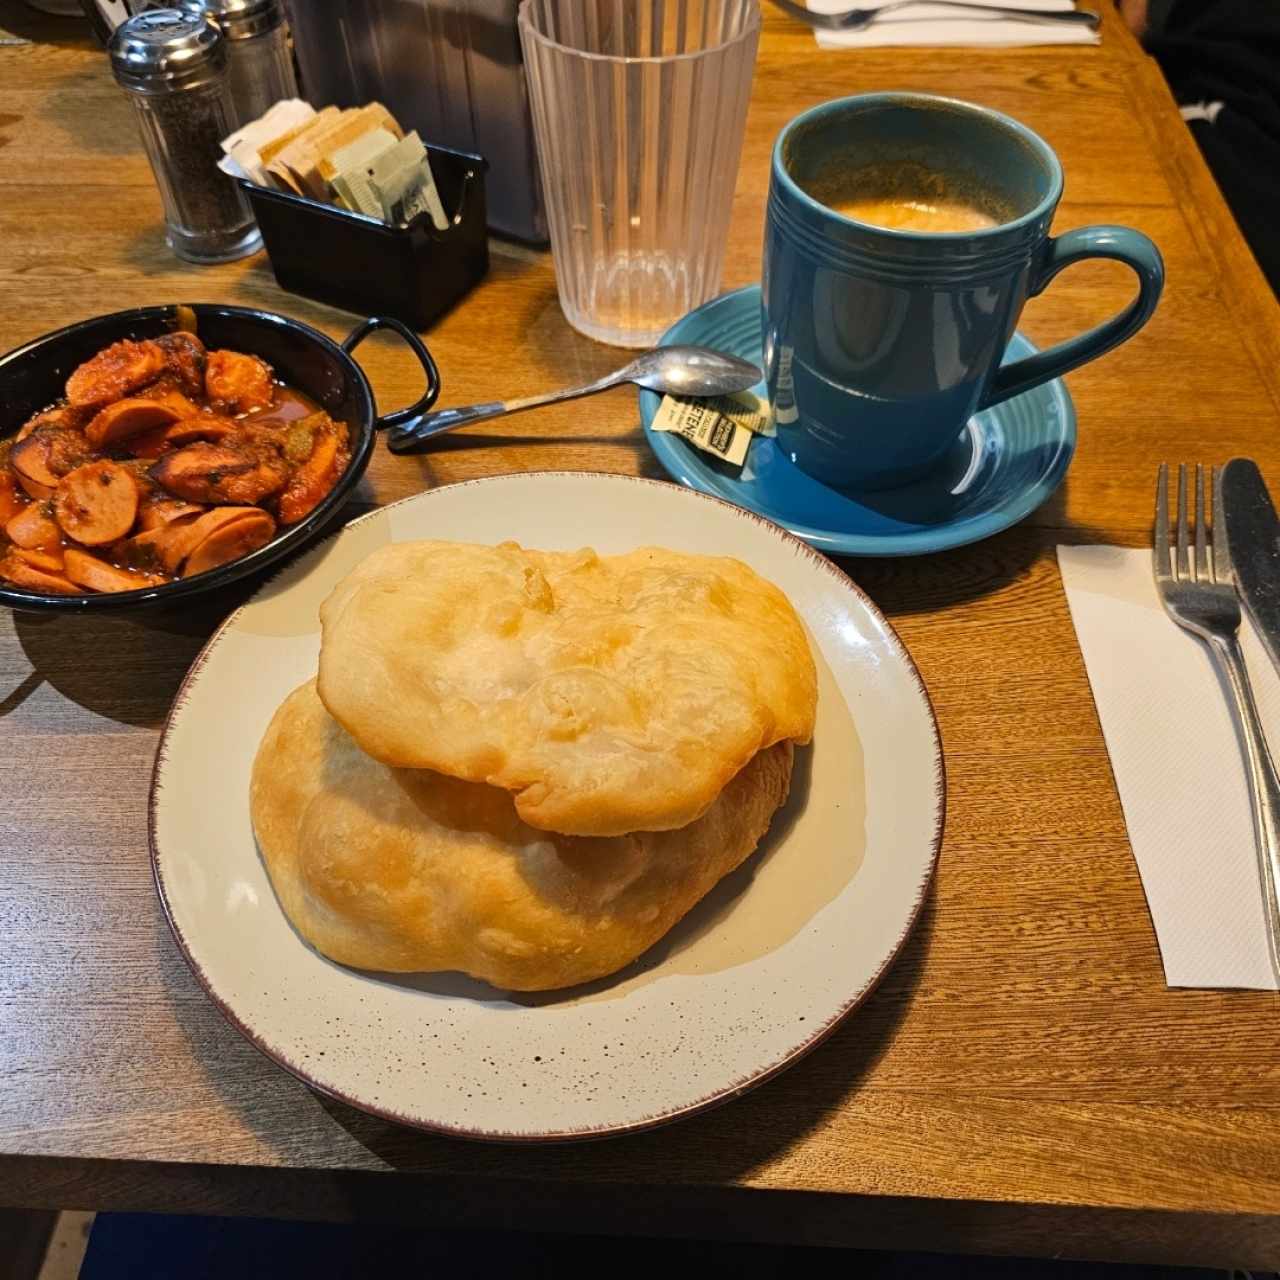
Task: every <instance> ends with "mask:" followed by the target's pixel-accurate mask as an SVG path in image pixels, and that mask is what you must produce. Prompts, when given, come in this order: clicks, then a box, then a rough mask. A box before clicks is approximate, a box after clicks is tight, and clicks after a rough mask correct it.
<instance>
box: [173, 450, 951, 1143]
mask: <svg viewBox="0 0 1280 1280" xmlns="http://www.w3.org/2000/svg"><path fill="white" fill-rule="evenodd" d="M412 538H452V539H458V540H461V541H471V542H499V541H501V540H503V539H505V538H514V539H517V540H518V541H520V542H521V543H523V544H525V545H526V546H529V547H537V548H543V549H548V550H568V549H572V548H576V547H579V546H582V545H584V544H589V545H591V546H594V547H595V548H596V549H597V550H599V551H601V552H604V553H609V552H620V551H627V550H630V549H631V548H633V547H637V546H643V545H645V544H653V543H656V544H660V545H663V546H667V547H672V548H675V549H678V550H682V551H696V552H705V553H708V554H714V555H732V556H737V557H738V558H739V559H741V560H743V561H745V562H746V563H747V564H749V565H751V566H752V567H753V568H754V569H756V570H757V571H758V572H759V573H761V574H763V575H764V576H765V577H767V578H769V579H771V580H772V581H774V582H776V583H777V584H778V585H779V586H780V587H781V588H782V589H783V590H784V591H785V592H786V593H787V595H788V596H789V597H790V598H791V602H792V604H793V605H794V606H795V608H796V610H797V611H798V613H799V614H800V616H801V618H803V619H804V621H805V624H806V625H807V627H808V629H809V633H810V636H811V638H812V640H813V643H814V649H815V656H816V657H817V658H818V667H819V677H820V679H819V704H818V722H817V731H816V733H815V735H814V743H813V746H812V748H809V749H806V750H804V751H801V752H800V753H798V754H797V759H796V770H795V777H794V780H793V784H792V798H791V800H790V801H789V802H788V804H787V807H786V808H785V809H784V810H782V812H780V813H779V814H778V815H777V817H776V818H775V819H774V823H773V827H772V829H771V831H770V833H769V835H768V836H766V838H765V841H764V843H763V844H762V846H761V848H760V849H759V850H758V851H757V852H756V853H755V854H754V855H752V857H751V858H749V859H748V860H747V862H746V863H745V864H744V865H743V866H742V867H741V868H739V870H738V871H736V872H734V873H733V874H732V875H731V876H729V877H727V878H726V879H725V880H724V881H723V882H722V883H721V884H720V885H719V886H718V887H717V888H716V889H715V890H713V892H712V893H711V894H710V895H709V896H708V897H707V898H706V899H704V900H703V902H701V903H700V904H699V905H698V906H697V907H696V908H695V909H694V910H693V911H692V912H691V913H690V914H689V915H688V916H687V917H686V918H685V919H684V920H683V921H681V922H680V924H678V925H677V926H676V928H675V929H674V930H673V931H672V932H671V933H670V934H669V935H668V936H667V937H666V938H664V939H663V940H662V941H661V942H659V943H658V944H657V945H656V946H655V947H653V948H652V949H651V950H650V951H649V952H647V953H646V954H645V955H644V956H642V957H641V958H640V959H639V960H638V961H636V962H635V963H634V964H633V965H631V966H630V967H629V968H627V969H626V970H624V971H623V972H622V973H621V974H619V975H616V976H615V977H613V978H610V979H605V980H603V981H600V982H597V983H594V984H592V985H590V986H588V987H584V988H575V989H572V990H570V991H569V992H567V993H560V994H554V995H549V996H509V995H507V994H504V993H502V992H499V991H496V990H494V989H493V988H490V987H487V986H485V985H484V984H481V983H478V982H473V981H471V980H470V979H467V978H464V977H462V976H460V975H456V974H445V975H440V974H436V975H424V976H422V977H417V978H415V977H410V978H407V979H406V978H403V977H399V976H395V975H387V974H372V973H366V972H361V971H358V970H353V969H347V968H343V967H342V966H339V965H336V964H333V963H332V962H330V961H329V960H326V959H325V958H324V957H322V956H320V955H319V954H317V953H316V952H315V951H313V950H312V949H311V948H310V947H309V946H308V945H307V944H306V943H304V942H303V941H302V939H301V938H300V937H299V936H298V935H297V934H296V933H295V932H294V930H293V928H292V926H291V925H290V924H289V922H288V920H286V918H285V916H284V914H283V913H282V912H281V910H280V908H279V906H278V905H277V903H276V899H275V895H274V893H273V892H272V888H271V883H270V881H269V880H268V878H267V874H266V871H265V869H264V867H263V865H262V861H261V859H260V858H259V856H258V851H257V847H256V845H255V843H254V838H253V833H252V829H251V826H250V821H249V805H248V794H249V772H250V767H251V765H252V762H253V757H254V753H255V751H256V750H257V746H258V742H259V739H260V738H261V737H262V734H263V732H264V731H265V729H266V727H267V723H268V721H269V720H270V719H271V716H272V714H273V713H274V711H275V709H276V707H277V706H279V704H280V702H281V701H282V700H283V699H284V697H285V695H286V694H288V693H289V692H290V690H292V689H293V688H295V687H296V686H297V685H299V684H301V683H302V682H303V681H304V680H306V679H308V678H309V677H310V676H312V675H313V674H314V673H315V669H316V660H317V655H318V653H319V645H320V635H319V623H318V621H317V616H316V615H317V609H318V607H319V605H320V602H321V601H322V600H323V599H324V598H325V596H326V595H328V593H329V591H330V590H331V589H332V588H333V586H334V584H335V583H337V582H338V580H339V579H340V578H342V577H343V575H345V574H346V573H347V572H348V571H349V570H351V569H352V568H354V567H355V565H356V564H358V563H359V562H360V561H361V560H362V559H364V557H365V556H366V555H368V554H369V553H370V552H371V551H373V550H374V549H375V548H376V547H380V546H382V545H383V544H385V543H387V542H396V541H404V540H407V539H412ZM761 643H762V644H764V643H768V638H767V637H763V636H762V637H761ZM744 661H750V655H749V654H747V655H744ZM943 805H944V786H943V774H942V753H941V748H940V745H939V741H938V733H937V727H936V724H935V722H934V718H933V712H932V709H931V708H930V706H929V700H928V696H927V695H926V693H925V690H924V686H923V685H922V684H921V682H920V677H919V675H918V674H917V672H916V669H915V667H914V665H913V664H912V662H911V660H910V658H908V657H907V655H906V652H905V651H904V650H903V648H902V645H901V643H900V642H899V640H898V638H897V636H895V635H894V633H893V630H892V628H890V626H889V624H888V623H887V622H886V621H885V619H884V618H883V616H882V615H881V614H880V613H879V612H878V610H877V609H876V608H875V606H874V605H872V604H871V602H870V601H869V600H868V599H867V598H866V597H865V596H864V595H863V594H862V593H861V592H860V591H859V590H858V589H857V588H856V587H855V586H854V585H853V584H852V583H851V582H850V581H849V579H848V578H846V577H845V575H844V574H843V573H841V572H840V571H839V570H838V569H837V568H836V567H835V566H834V565H832V564H831V563H830V561H828V560H826V559H825V558H824V557H822V556H821V555H819V554H818V553H817V552H815V551H813V550H811V549H810V548H809V547H807V546H806V545H805V544H804V543H802V542H800V541H799V540H798V539H796V538H793V537H791V536H790V535H789V534H787V533H785V532H783V531H782V530H781V529H779V528H778V527H777V526H775V525H772V524H769V523H768V522H767V521H765V520H762V519H760V518H759V517H758V516H755V515H752V514H751V513H749V512H745V511H742V510H739V509H738V508H736V507H732V506H729V505H728V504H727V503H724V502H720V501H719V500H717V499H714V498H707V497H703V496H702V495H700V494H696V493H692V492H690V491H688V490H686V489H680V488H677V487H676V486H674V485H669V484H663V483H658V482H655V481H651V480H637V479H633V478H630V477H626V476H610V475H590V474H571V473H541V474H530V475H515V476H501V477H495V478H492V479H486V480H476V481H471V482H469V483H466V484H457V485H450V486H448V487H447V488H442V489H436V490H433V491H431V492H429V493H424V494H420V495H418V496H417V497H413V498H409V499H406V500H405V501H403V502H398V503H396V504H395V505H393V506H390V507H386V508H383V509H382V510H380V511H375V512H372V513H370V514H369V515H367V516H364V517H363V518H361V519H359V520H357V521H355V522H354V523H353V524H351V525H348V526H347V528H345V529H344V530H343V531H342V532H341V533H340V534H338V536H337V537H335V538H332V539H330V540H329V541H328V542H326V543H324V544H322V545H321V546H319V547H316V548H315V549H314V550H312V551H310V552H309V553H308V554H306V555H304V556H302V557H301V558H300V559H298V560H297V561H295V562H294V563H293V564H292V565H290V566H289V567H288V568H287V569H286V570H284V571H283V572H282V573H280V574H279V575H278V576H277V577H276V578H275V579H273V580H272V581H271V582H270V583H268V584H267V585H266V586H265V587H263V589H262V590H261V591H259V592H258V594H257V595H256V596H255V597H254V598H253V599H252V600H251V601H250V602H249V603H248V604H247V605H245V606H244V608H242V609H240V610H239V611H238V612H236V613H234V614H232V616H231V617H230V618H228V619H227V621H226V623H225V624H224V625H223V626H222V628H221V629H220V630H219V631H218V632H217V633H216V634H215V635H214V637H213V638H212V639H211V640H210V641H209V644H208V646H207V647H206V648H205V650H204V652H203V653H202V654H201V655H200V657H199V658H198V659H197V660H196V662H195V664H194V665H193V667H192V669H191V672H190V674H189V675H188V677H187V679H186V682H185V684H184V685H183V687H182V689H181V690H180V691H179V693H178V697H177V699H176V701H175V703H174V707H173V711H172V712H171V713H170V716H169V722H168V724H167V725H166V727H165V731H164V735H163V737H162V739H161V742H160V749H159V752H158V754H157V757H156V768H155V775H154V779H153V783H152V796H151V848H152V858H153V860H154V864H155V875H156V884H157V886H158V887H159V890H160V898H161V901H162V903H163V905H164V909H165V911H166V913H167V914H168V917H169V921H170V924H171V925H172V926H173V931H174V934H175V935H176V937H177V939H178V943H179V945H180V946H181V948H182V950H183V951H184V953H185V954H186V957H187V959H188V961H189V962H190V964H191V967H192V969H193V970H194V971H195V973H196V976H197V977H198V978H199V979H200V981H201V983H203V985H204V987H205V989H206V990H207V991H208V992H209V994H210V996H212V998H213V999H214V1001H215V1002H216V1003H217V1005H218V1006H219V1008H221V1009H222V1011H223V1013H225V1014H226V1015H227V1017H228V1018H229V1019H230V1020H231V1022H232V1023H233V1024H234V1025H235V1026H236V1027H238V1028H239V1029H240V1031H242V1032H243V1033H244V1034H245V1035H246V1036H247V1037H248V1038H249V1039H250V1040H251V1041H252V1042H253V1043H254V1044H256V1045H257V1046H258V1048H259V1049H261V1050H262V1051H263V1052H264V1053H266V1054H267V1055H268V1056H269V1057H271V1058H273V1059H274V1060H275V1061H276V1062H278V1063H279V1064H280V1065H281V1066H282V1067H285V1068H286V1069H287V1070H289V1071H292V1072H293V1073H294V1074H295V1075H297V1076H299V1077H301V1078H302V1079H303V1080H305V1081H306V1082H307V1083H308V1084H310V1085H312V1086H313V1087H315V1088H316V1089H319V1090H321V1091H323V1092H324V1093H327V1094H330V1095H332V1096H334V1097H337V1098H340V1099H342V1100H343V1101H345V1102H348V1103H351V1104H352V1105H354V1106H357V1107H361V1108H363V1109H364V1110H366V1111H371V1112H373V1113H375V1114H377V1115H381V1116H384V1117H386V1118H388V1119H392V1120H397V1121H400V1122H402V1123H405V1124H410V1125H417V1126H420V1127H422V1128H425V1129H433V1130H441V1131H446V1132H449V1133H454V1134H459V1135H463V1136H467V1137H474V1138H488V1139H497V1140H507V1141H518V1140H536V1139H544V1140H545V1139H568V1138H585V1137H595V1136H600V1135H603V1134H608V1133H622V1132H627V1131H630V1130H635V1129H643V1128H647V1127H649V1126H651V1125H656V1124H661V1123H663V1122H665V1121H669V1120H673V1119H676V1118H677V1117H680V1116H684V1115H689V1114H691V1113H693V1112H696V1111H700V1110H703V1109H704V1108H707V1107H710V1106H713V1105H715V1104H716V1103H719V1102H724V1101H726V1100H728V1099H730V1098H733V1097H736V1096H737V1095H738V1094H740V1093H743V1092H745V1091H746V1090H747V1089H749V1088H751V1087H752V1086H753V1085H756V1084H759V1083H760V1082H761V1081H763V1080H766V1079H768V1078H769V1077H770V1076H772V1075H775V1074H776V1073H777V1072H779V1071H781V1070H782V1069H783V1068H785V1067H787V1066H788V1065H790V1064H791V1063H792V1062H794V1061H796V1059H797V1058H799V1057H800V1056H801V1055H802V1054H804V1053H805V1052H807V1051H808V1050H809V1049H812V1048H813V1047H814V1045H816V1044H817V1043H818V1042H819V1041H821V1040H822V1039H823V1038H824V1037H825V1036H826V1035H828V1034H829V1033H830V1032H831V1031H832V1030H833V1029H834V1027H835V1025H836V1023H837V1022H838V1021H839V1020H840V1019H841V1018H842V1017H844V1015H845V1014H847V1013H848V1012H849V1011H850V1010H851V1009H853V1008H854V1006H855V1005H857V1004H858V1003H859V1001H861V1000H862V999H863V998H864V997H865V996H866V995H867V994H868V992H870V990H871V988H872V987H873V986H874V985H875V983H876V981H877V980H878V979H879V978H880V976H881V974H883V973H884V971H885V969H886V968H887V967H888V965H889V963H890V961H891V960H892V959H893V957H894V955H895V954H896V953H897V951H898V949H899V948H900V947H901V945H902V943H903V941H904V940H905V938H906V936H907V933H908V931H909V930H910V928H911V925H912V923H913V921H914V920H915V917H916V914H917V912H918V910H919V908H920V904H921V901H922V900H923V898H924V894H925V890H926V888H927V886H928V882H929V877H930V875H931V873H932V871H933V866H934V862H935V859H936V857H937V849H938V843H939V841H940V839H941V835H942V819H943Z"/></svg>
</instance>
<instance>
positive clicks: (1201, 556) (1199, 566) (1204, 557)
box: [1196, 462, 1213, 582]
mask: <svg viewBox="0 0 1280 1280" xmlns="http://www.w3.org/2000/svg"><path fill="white" fill-rule="evenodd" d="M1204 498H1205V494H1204V467H1203V466H1202V465H1201V464H1200V463H1199V462H1197V463H1196V581H1197V582H1212V581H1213V578H1212V577H1211V576H1210V574H1209V549H1208V546H1207V545H1206V538H1205V528H1204V526H1205V520H1206V519H1207V516H1208V513H1207V512H1206V511H1205V505H1204Z"/></svg>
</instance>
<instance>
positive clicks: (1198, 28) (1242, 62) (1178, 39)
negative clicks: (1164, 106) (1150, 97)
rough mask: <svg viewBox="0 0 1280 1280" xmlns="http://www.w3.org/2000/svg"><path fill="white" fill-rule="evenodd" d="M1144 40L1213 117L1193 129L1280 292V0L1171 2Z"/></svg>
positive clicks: (1169, 75) (1186, 97) (1179, 95)
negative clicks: (1152, 30) (1216, 105)
mask: <svg viewBox="0 0 1280 1280" xmlns="http://www.w3.org/2000/svg"><path fill="white" fill-rule="evenodd" d="M1146 45H1147V48H1148V50H1149V51H1150V52H1151V54H1152V55H1153V56H1154V57H1155V59H1156V60H1157V61H1158V62H1159V64H1160V67H1161V70H1163V72H1164V74H1165V78H1166V79H1167V80H1168V81H1169V84H1170V86H1171V87H1172V89H1173V94H1174V97H1175V98H1176V99H1177V100H1178V103H1179V104H1180V105H1182V106H1196V105H1199V104H1203V105H1204V109H1205V110H1204V114H1205V115H1208V116H1211V117H1212V118H1211V119H1194V118H1193V119H1191V120H1190V121H1189V124H1190V128H1191V131H1192V133H1193V134H1194V135H1195V139H1196V141H1197V142H1198V143H1199V145H1200V150H1201V151H1202V152H1203V153H1204V157H1205V160H1206V161H1207V162H1208V164H1209V168H1210V169H1211V170H1212V171H1213V176H1214V177H1215V178H1216V179H1217V181H1218V185H1219V186H1220V187H1221V188H1222V193H1223V195H1224V196H1225V197H1226V199H1227V203H1228V204H1229V205H1230V206H1231V209H1232V212H1233V213H1234V214H1235V216H1236V221H1237V222H1238V223H1239V224H1240V230H1241V231H1242V232H1243V233H1244V237H1245V239H1246V240H1248V242H1249V245H1250V247H1251V248H1252V250H1253V254H1254V257H1256V258H1257V260H1258V264H1259V265H1260V266H1261V267H1262V270H1263V271H1264V272H1265V274H1266V276H1267V279H1268V280H1270V282H1271V287H1272V289H1273V290H1274V291H1275V292H1276V294H1277V295H1278V296H1280V4H1277V3H1275V0H1173V3H1172V5H1170V7H1169V9H1168V12H1167V15H1165V16H1164V21H1163V22H1162V24H1161V29H1160V30H1158V31H1155V32H1153V33H1152V34H1150V35H1149V36H1148V37H1147V40H1146ZM1217 103H1221V104H1222V105H1221V107H1219V108H1215V105H1214V104H1217ZM1184 114H1185V113H1184Z"/></svg>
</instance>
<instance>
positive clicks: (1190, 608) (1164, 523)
mask: <svg viewBox="0 0 1280 1280" xmlns="http://www.w3.org/2000/svg"><path fill="white" fill-rule="evenodd" d="M1212 483H1213V518H1212V537H1213V546H1212V548H1210V547H1209V546H1208V545H1207V537H1206V522H1207V520H1208V516H1207V512H1206V509H1205V488H1204V467H1202V466H1200V465H1199V464H1197V465H1196V492H1195V534H1194V538H1195V558H1194V560H1192V559H1191V557H1190V554H1189V549H1188V526H1187V468H1186V464H1185V463H1183V464H1182V465H1180V466H1179V467H1178V514H1177V527H1176V531H1175V535H1174V553H1173V556H1172V559H1171V558H1170V554H1169V467H1168V464H1167V463H1161V464H1160V470H1159V472H1158V473H1157V475H1156V524H1155V537H1154V539H1153V546H1152V553H1153V560H1154V569H1155V577H1156V590H1157V591H1158V592H1159V593H1160V599H1161V602H1162V603H1163V604H1164V609H1165V612H1166V613H1167V614H1168V615H1169V616H1170V617H1171V618H1172V619H1173V620H1174V622H1176V623H1177V624H1178V625H1179V626H1180V627H1182V628H1184V629H1185V630H1187V631H1190V632H1191V633H1192V634H1193V635H1197V636H1199V637H1200V639H1201V640H1203V641H1204V642H1205V644H1206V645H1207V646H1208V648H1209V655H1210V657H1211V658H1212V659H1213V663H1214V666H1215V667H1216V668H1217V670H1218V673H1219V675H1221V676H1222V678H1223V679H1224V680H1225V682H1226V685H1227V687H1228V688H1229V689H1230V691H1231V709H1232V711H1233V712H1234V714H1235V721H1236V727H1237V728H1238V729H1239V731H1240V736H1241V738H1242V739H1243V741H1244V759H1245V765H1246V766H1247V771H1248V775H1249V798H1250V800H1251V801H1252V804H1253V826H1254V837H1255V845H1256V849H1257V854H1258V871H1259V874H1260V877H1261V880H1262V905H1263V909H1264V912H1265V914H1266V919H1267V946H1268V950H1269V951H1270V954H1271V972H1272V974H1273V976H1274V977H1275V979H1276V982H1277V984H1278V985H1280V900H1278V899H1277V897H1276V885H1277V883H1278V882H1280V777H1277V775H1276V766H1275V763H1274V761H1273V760H1272V759H1271V752H1270V751H1269V750H1268V749H1267V740H1266V738H1265V737H1264V736H1263V732H1262V721H1261V720H1260V719H1259V718H1258V707H1257V704H1256V703H1255V702H1254V700H1253V686H1252V685H1251V684H1250V683H1249V673H1248V671H1247V670H1246V668H1245V665H1244V655H1243V654H1242V653H1241V651H1240V640H1239V631H1240V597H1239V596H1238V595H1237V594H1236V585H1235V575H1234V572H1233V570H1232V565H1231V552H1230V550H1229V549H1228V547H1227V529H1226V522H1225V521H1224V520H1223V518H1222V509H1223V508H1222V472H1221V469H1220V468H1218V467H1214V468H1213V472H1212Z"/></svg>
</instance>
